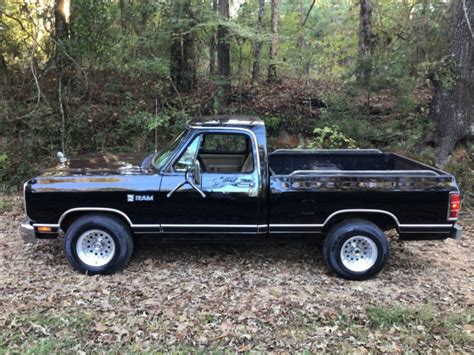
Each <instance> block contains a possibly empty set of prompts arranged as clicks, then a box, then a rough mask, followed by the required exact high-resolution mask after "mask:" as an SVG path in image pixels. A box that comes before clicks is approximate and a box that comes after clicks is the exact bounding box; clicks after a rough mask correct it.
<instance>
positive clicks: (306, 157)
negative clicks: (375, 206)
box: [269, 149, 447, 176]
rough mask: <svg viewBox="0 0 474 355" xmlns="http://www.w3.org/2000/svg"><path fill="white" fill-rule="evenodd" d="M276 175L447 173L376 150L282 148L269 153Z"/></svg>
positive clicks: (437, 174) (418, 174)
mask: <svg viewBox="0 0 474 355" xmlns="http://www.w3.org/2000/svg"><path fill="white" fill-rule="evenodd" d="M269 166H270V168H271V170H272V173H273V174H274V175H315V174H316V175H331V174H335V175H372V176H381V175H382V176H387V175H391V176H394V175H397V176H439V175H447V174H446V173H444V172H443V171H441V170H438V169H435V168H433V167H430V166H428V165H425V164H423V163H420V162H417V161H415V160H411V159H408V158H405V157H403V156H400V155H398V154H395V153H383V152H381V151H380V150H376V149H346V150H344V149H342V150H324V149H322V150H304V149H295V150H292V149H280V150H277V151H275V152H273V153H271V154H269Z"/></svg>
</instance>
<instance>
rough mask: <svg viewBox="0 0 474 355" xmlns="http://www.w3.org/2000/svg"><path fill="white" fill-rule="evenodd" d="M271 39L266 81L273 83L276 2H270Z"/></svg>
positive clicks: (275, 53)
mask: <svg viewBox="0 0 474 355" xmlns="http://www.w3.org/2000/svg"><path fill="white" fill-rule="evenodd" d="M270 6H271V29H270V32H271V38H270V58H269V59H270V64H269V65H268V81H270V82H272V81H275V80H276V78H277V72H276V63H275V61H276V56H277V46H278V37H277V36H278V0H271V4H270Z"/></svg>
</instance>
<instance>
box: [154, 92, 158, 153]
mask: <svg viewBox="0 0 474 355" xmlns="http://www.w3.org/2000/svg"><path fill="white" fill-rule="evenodd" d="M157 152H158V99H157V98H155V153H157Z"/></svg>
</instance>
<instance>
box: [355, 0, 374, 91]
mask: <svg viewBox="0 0 474 355" xmlns="http://www.w3.org/2000/svg"><path fill="white" fill-rule="evenodd" d="M371 49H372V3H371V0H360V22H359V60H358V68H357V79H358V81H359V82H360V83H361V84H362V85H367V86H368V85H369V82H370V75H371V72H372V64H371V58H370V54H371V53H370V52H371Z"/></svg>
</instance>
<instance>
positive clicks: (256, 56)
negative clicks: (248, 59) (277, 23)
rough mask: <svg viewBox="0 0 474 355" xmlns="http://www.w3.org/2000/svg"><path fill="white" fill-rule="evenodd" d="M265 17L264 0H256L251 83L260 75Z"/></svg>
mask: <svg viewBox="0 0 474 355" xmlns="http://www.w3.org/2000/svg"><path fill="white" fill-rule="evenodd" d="M264 17H265V0H258V17H257V36H258V38H257V39H256V40H255V43H254V47H253V68H252V85H254V84H255V82H256V81H257V80H258V76H259V75H260V52H261V51H262V44H263V42H262V35H263V18H264Z"/></svg>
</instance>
